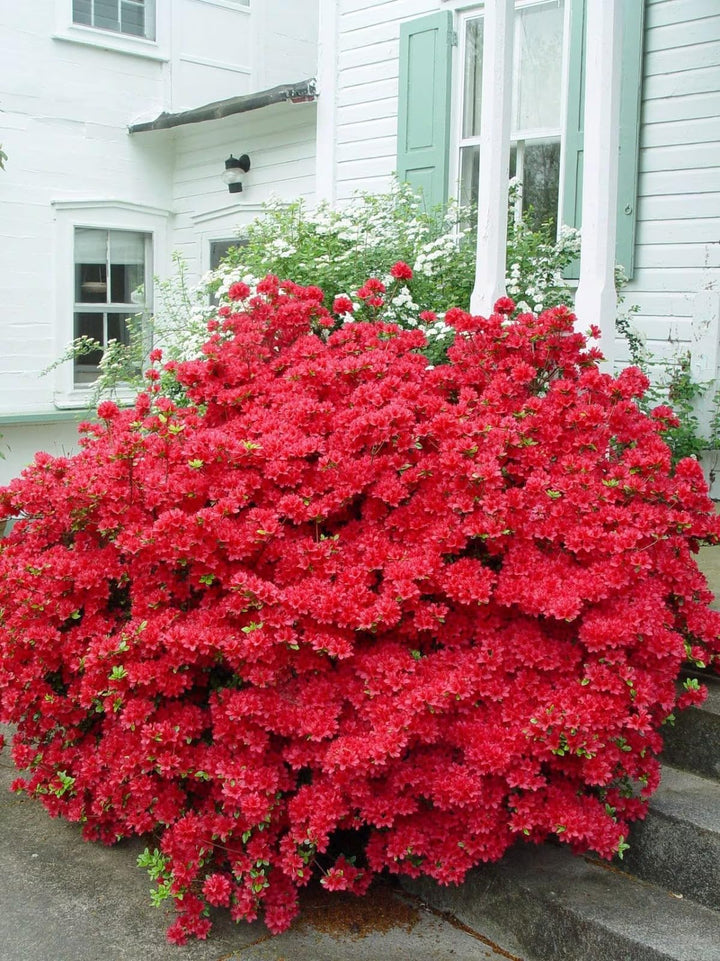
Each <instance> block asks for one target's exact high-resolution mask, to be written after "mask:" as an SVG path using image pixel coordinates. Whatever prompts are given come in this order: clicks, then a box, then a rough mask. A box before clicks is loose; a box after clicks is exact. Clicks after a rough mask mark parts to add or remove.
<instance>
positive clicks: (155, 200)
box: [0, 0, 172, 415]
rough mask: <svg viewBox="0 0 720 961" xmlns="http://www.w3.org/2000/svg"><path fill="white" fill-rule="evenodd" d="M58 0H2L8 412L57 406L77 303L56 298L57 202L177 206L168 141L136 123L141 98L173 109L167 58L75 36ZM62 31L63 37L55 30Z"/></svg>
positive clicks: (1, 216)
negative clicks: (59, 361) (58, 378)
mask: <svg viewBox="0 0 720 961" xmlns="http://www.w3.org/2000/svg"><path fill="white" fill-rule="evenodd" d="M56 12H57V11H56V5H55V4H54V3H53V0H36V2H34V3H33V4H16V3H11V2H9V0H2V2H0V62H1V63H2V70H1V71H0V106H1V107H2V111H3V112H2V134H1V135H0V139H1V141H2V143H3V148H4V150H5V151H6V153H7V154H8V161H7V165H6V170H5V171H2V172H0V298H1V302H2V320H1V322H0V323H1V327H0V338H1V340H0V415H3V414H13V413H18V412H33V411H36V412H37V411H42V410H51V409H52V408H53V394H54V390H55V384H54V378H53V377H52V376H47V377H42V376H41V371H42V370H43V369H44V368H45V367H47V366H48V365H49V364H51V363H52V362H53V361H54V360H55V359H56V357H57V356H58V354H57V342H58V340H57V338H58V332H60V331H62V330H65V331H66V334H67V336H66V337H65V338H64V339H65V342H69V341H70V339H71V338H72V307H71V303H70V304H64V303H63V304H61V303H58V302H57V301H56V298H55V296H54V290H55V271H56V264H57V261H58V257H59V254H60V252H59V251H58V250H57V249H56V244H55V210H54V207H53V203H54V202H55V201H69V200H80V199H85V200H90V199H92V200H106V201H110V200H117V199H122V200H124V201H128V202H132V203H134V204H137V205H153V206H162V205H164V206H168V205H169V203H170V199H171V190H170V184H169V182H168V169H172V155H171V154H170V152H169V150H168V144H167V142H162V141H161V140H156V141H155V142H152V143H151V142H145V143H140V142H138V141H133V140H131V139H130V138H129V137H128V135H127V124H128V123H129V122H130V121H131V120H132V118H133V116H134V115H135V114H136V113H137V111H138V108H139V106H140V105H149V106H150V109H152V110H157V111H159V110H161V109H162V106H163V96H164V76H163V61H162V59H158V57H159V54H158V53H157V51H155V50H153V51H152V56H145V55H142V56H140V55H137V54H129V53H125V52H118V51H116V50H107V49H101V48H99V47H97V46H96V45H94V43H86V42H83V41H84V40H85V39H86V37H85V36H84V35H83V33H82V31H81V33H80V34H79V35H78V36H74V35H72V39H66V35H67V36H71V34H70V33H69V31H70V26H69V24H68V23H65V28H67V29H65V31H64V33H63V32H62V30H61V26H59V25H58V21H57V20H56ZM53 31H54V32H55V34H56V35H57V38H56V37H55V36H53ZM98 33H100V32H99V31H90V34H91V36H90V39H91V40H92V41H96V40H97V34H98Z"/></svg>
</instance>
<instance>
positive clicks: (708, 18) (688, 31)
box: [624, 0, 720, 358]
mask: <svg viewBox="0 0 720 961" xmlns="http://www.w3.org/2000/svg"><path fill="white" fill-rule="evenodd" d="M719 77H720V5H719V4H718V3H717V0H659V2H650V3H648V4H647V11H646V19H645V57H644V75H643V89H642V101H643V102H642V125H641V130H640V158H639V159H640V162H639V169H640V172H639V180H638V204H637V219H638V223H637V234H636V250H635V260H636V270H635V277H634V279H633V281H632V283H631V284H630V285H629V286H628V287H627V289H626V290H625V291H624V300H625V304H626V305H632V306H636V307H637V308H638V312H637V314H636V315H635V316H634V318H633V323H634V324H635V325H636V326H638V327H639V328H640V329H641V330H642V331H643V333H644V335H645V337H646V339H647V343H648V346H649V347H650V348H651V349H652V351H653V352H654V353H655V354H656V355H657V356H658V357H665V358H670V357H672V356H674V355H677V353H678V352H679V351H681V350H686V349H688V348H689V347H690V346H691V344H692V318H693V313H694V309H695V298H696V295H697V293H698V292H699V291H701V290H703V289H704V288H707V287H708V286H711V285H712V284H714V283H717V282H718V279H719V277H720V273H719V271H720V243H719V241H720V119H719V116H718V115H720V83H718V78H719Z"/></svg>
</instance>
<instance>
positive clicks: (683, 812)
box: [618, 765, 720, 958]
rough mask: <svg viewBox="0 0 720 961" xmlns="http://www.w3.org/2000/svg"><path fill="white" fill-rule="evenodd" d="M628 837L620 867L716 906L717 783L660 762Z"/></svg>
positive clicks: (719, 860) (719, 856) (719, 852)
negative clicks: (656, 782) (653, 788)
mask: <svg viewBox="0 0 720 961" xmlns="http://www.w3.org/2000/svg"><path fill="white" fill-rule="evenodd" d="M629 840H630V850H629V851H628V852H627V853H626V854H625V858H624V860H623V861H622V862H621V864H619V865H618V866H619V867H622V868H623V869H624V870H626V871H629V872H630V873H632V874H636V875H638V876H639V877H641V878H644V879H645V880H647V881H652V882H654V883H655V884H659V885H661V886H662V887H664V888H667V889H668V890H669V891H672V892H673V893H674V894H681V895H683V897H686V898H692V899H693V900H694V901H697V902H698V903H699V904H704V905H705V906H706V907H708V908H714V909H716V910H717V909H720V781H715V780H711V779H708V778H702V777H698V776H697V775H695V774H689V773H688V772H687V771H681V770H678V769H676V768H672V767H670V766H669V765H664V766H663V773H662V781H661V783H660V787H659V788H658V790H657V792H656V793H655V794H654V795H653V797H652V799H651V801H650V808H649V811H648V816H647V818H646V819H645V820H644V821H640V822H637V823H636V824H634V825H633V827H632V831H631V834H630V839H629ZM718 958H720V945H718Z"/></svg>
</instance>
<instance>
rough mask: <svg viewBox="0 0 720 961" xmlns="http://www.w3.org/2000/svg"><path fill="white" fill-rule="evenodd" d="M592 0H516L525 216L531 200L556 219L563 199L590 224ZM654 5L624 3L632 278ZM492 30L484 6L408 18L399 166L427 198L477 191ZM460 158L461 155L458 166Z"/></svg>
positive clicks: (624, 138) (515, 167) (568, 219)
mask: <svg viewBox="0 0 720 961" xmlns="http://www.w3.org/2000/svg"><path fill="white" fill-rule="evenodd" d="M598 2H599V0H598ZM588 3H589V0H517V2H516V17H515V36H514V51H515V55H514V64H513V103H512V134H511V136H512V151H511V174H514V175H516V176H517V177H518V179H519V180H522V182H523V196H522V197H521V198H520V200H519V202H518V205H517V206H516V214H519V213H520V212H521V211H522V209H523V208H524V209H525V210H526V211H527V210H528V209H529V208H530V207H532V208H533V211H534V218H535V220H536V221H537V220H540V221H542V220H551V221H557V219H558V207H559V204H561V205H562V211H561V213H560V218H559V219H560V220H561V222H562V223H565V224H568V225H569V226H573V227H581V226H582V224H581V206H582V170H583V140H584V137H583V126H584V122H585V118H584V80H583V78H584V73H585V66H584V63H585V25H586V10H587V4H588ZM463 7H465V3H463ZM644 10H645V3H641V2H639V0H638V2H637V3H627V4H624V5H623V34H622V72H621V96H620V131H619V133H620V152H619V170H618V196H617V246H616V259H617V263H619V264H622V266H623V267H624V268H625V273H626V274H627V276H628V277H632V275H633V267H634V247H635V220H636V218H635V208H636V204H637V169H638V151H639V136H640V128H641V123H640V103H641V97H640V94H641V90H642V83H643V72H642V67H643V40H644ZM566 24H567V26H566ZM483 28H484V22H483V13H482V7H481V6H480V4H478V7H477V9H473V10H471V11H468V12H467V13H466V14H463V15H456V14H454V13H453V12H452V11H450V10H440V11H438V12H436V13H434V14H430V15H429V16H425V17H419V18H417V19H415V20H406V21H404V22H402V23H401V24H400V31H399V33H400V36H399V40H400V45H399V82H398V127H397V175H398V179H399V180H400V181H405V182H407V183H409V184H410V185H411V186H413V187H415V188H416V189H417V190H419V191H422V193H423V196H424V198H425V201H426V203H427V204H428V206H434V205H435V204H442V203H444V202H445V201H446V200H447V199H448V193H451V194H452V195H453V196H459V197H460V199H461V200H464V201H472V200H475V199H476V198H477V195H478V184H479V180H478V177H479V169H478V167H479V149H478V146H479V141H480V137H479V133H480V130H479V125H480V107H481V103H482V60H483V44H484V43H488V42H491V41H490V39H489V38H487V37H484V36H483V33H484V29H483ZM456 32H457V35H458V37H457V39H459V48H458V47H456V46H455V43H456V42H457V41H456ZM453 61H455V66H456V67H457V69H456V70H455V72H454V74H453V69H452V62H453ZM563 75H565V76H566V77H567V83H566V85H565V86H566V89H565V90H564V91H563ZM562 94H564V96H562ZM451 99H454V101H455V104H456V109H455V111H454V113H455V115H456V116H457V124H456V130H455V140H454V142H453V140H452V136H451V130H450V124H449V117H450V112H451V111H450V106H449V105H450V102H451ZM563 100H565V105H564V116H563V105H562V101H563ZM451 156H452V157H454V158H456V159H457V175H455V176H452V175H451V174H450V172H449V167H448V158H449V157H451ZM561 156H562V158H563V159H562V163H561Z"/></svg>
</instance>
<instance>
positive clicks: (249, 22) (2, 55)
mask: <svg viewBox="0 0 720 961" xmlns="http://www.w3.org/2000/svg"><path fill="white" fill-rule="evenodd" d="M156 6H157V42H151V41H147V40H142V39H137V38H134V37H127V36H124V35H121V34H116V33H113V32H112V31H101V30H93V29H92V28H86V27H80V26H77V25H74V24H73V23H72V22H71V9H72V5H71V0H32V2H25V3H17V2H11V0H0V64H1V65H2V69H1V70H0V111H1V112H0V143H2V146H3V149H4V150H5V152H6V153H7V155H8V161H7V164H6V169H5V170H4V171H0V303H1V304H2V317H1V318H0V454H2V455H4V459H2V457H0V483H2V482H4V481H6V480H8V479H9V478H10V477H12V476H14V475H15V474H17V473H18V471H19V470H20V469H21V467H22V466H23V465H24V464H25V463H26V462H27V461H28V460H29V459H31V455H32V452H33V451H34V450H36V449H38V448H44V449H47V450H50V451H51V452H53V453H61V452H63V451H66V450H68V449H69V447H70V446H71V445H72V442H73V438H74V436H75V426H74V421H75V420H76V419H77V417H76V413H75V412H74V411H72V410H62V409H60V408H69V407H71V406H72V405H73V404H77V403H78V397H77V396H76V395H77V393H78V392H77V391H75V392H73V390H72V389H68V378H70V388H71V387H72V383H71V377H72V374H71V372H70V373H67V372H63V370H62V369H60V370H58V371H55V372H53V373H51V374H49V375H46V376H43V375H42V371H43V370H44V369H45V368H46V367H48V366H49V365H50V364H52V363H53V362H54V361H55V360H56V359H57V358H58V356H59V354H60V352H61V350H62V348H63V346H64V345H67V344H68V343H69V342H70V340H71V338H72V222H80V223H82V222H83V221H86V223H85V225H87V226H95V225H102V224H101V223H100V224H98V222H97V221H98V219H99V218H101V217H102V216H103V207H104V205H107V206H108V209H110V208H112V210H113V215H112V223H107V224H105V226H108V227H112V228H113V229H131V230H142V231H152V233H153V236H154V238H155V243H154V251H153V253H154V262H153V271H154V273H155V274H159V275H161V276H162V275H167V273H168V271H169V269H170V253H171V251H172V249H173V248H174V247H175V246H176V242H177V246H178V247H180V248H181V249H183V250H184V251H185V252H187V253H188V257H189V259H190V260H193V258H194V263H193V267H195V268H197V270H198V271H199V270H200V269H201V268H202V267H203V266H206V265H203V263H202V257H203V251H204V250H206V249H207V240H208V239H209V238H212V237H214V236H216V235H217V234H219V235H220V236H222V237H226V236H228V234H229V235H232V233H233V230H234V229H236V228H237V227H239V226H241V225H242V223H243V222H246V221H247V219H248V217H249V215H250V213H251V212H254V213H257V212H258V211H259V206H260V204H261V203H262V201H263V200H265V199H267V198H268V197H269V195H270V193H271V192H273V191H274V192H275V193H277V194H278V195H280V196H282V197H284V198H287V199H294V198H296V197H299V196H308V195H310V194H312V192H313V189H314V140H315V131H314V122H315V121H314V110H315V107H314V104H297V105H287V106H273V107H268V108H265V109H263V110H258V111H254V112H252V113H249V114H245V115H238V116H236V117H231V118H228V119H227V120H225V121H222V122H212V123H205V124H198V125H195V126H192V127H186V128H178V129H176V130H174V131H162V132H152V133H145V134H129V132H128V127H129V126H130V125H131V124H134V123H137V122H139V121H146V120H152V119H154V118H156V117H157V116H158V115H159V114H160V113H161V112H163V111H166V112H173V111H177V110H181V109H184V108H189V107H194V106H199V105H201V104H203V103H207V102H210V101H212V100H215V99H224V98H229V97H235V96H239V95H242V94H244V93H248V92H251V91H257V90H260V89H263V86H269V85H271V84H275V83H280V82H284V83H287V82H296V81H301V80H307V79H308V78H310V77H312V76H313V75H314V72H315V69H316V59H317V57H316V51H317V36H316V33H317V9H316V8H317V0H293V3H292V4H290V3H287V2H283V0H265V2H262V0H253V2H252V4H251V7H250V10H249V11H248V10H246V9H244V8H243V6H242V5H241V4H239V3H237V2H232V0H157V4H156ZM293 34H295V36H293ZM295 41H297V42H295ZM176 152H177V157H176ZM231 152H233V153H235V155H236V156H237V155H238V153H241V152H248V153H250V154H251V156H252V164H253V166H252V170H251V172H250V174H249V178H248V183H247V189H246V192H245V193H244V194H242V195H240V196H239V202H238V199H237V198H238V195H230V194H229V193H228V190H227V187H226V186H225V185H224V184H223V183H222V182H221V180H220V173H221V172H222V169H223V163H224V160H225V158H226V157H227V156H228V155H229V154H230V153H231ZM253 207H254V211H253V210H252V208H253ZM76 211H77V218H78V220H76V221H73V217H75V215H76ZM140 224H142V226H139V225H140ZM231 228H232V229H231ZM81 416H82V415H81Z"/></svg>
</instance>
